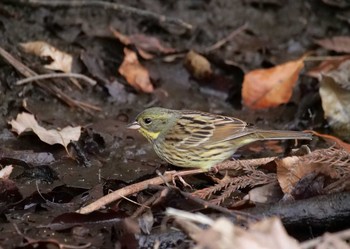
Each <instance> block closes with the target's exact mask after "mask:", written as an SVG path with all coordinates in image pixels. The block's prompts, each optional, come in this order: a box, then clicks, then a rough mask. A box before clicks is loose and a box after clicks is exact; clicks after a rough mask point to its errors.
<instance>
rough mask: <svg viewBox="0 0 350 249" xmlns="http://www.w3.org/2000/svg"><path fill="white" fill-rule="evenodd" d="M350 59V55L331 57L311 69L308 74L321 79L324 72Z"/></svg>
mask: <svg viewBox="0 0 350 249" xmlns="http://www.w3.org/2000/svg"><path fill="white" fill-rule="evenodd" d="M349 59H350V55H344V56H334V57H329V59H327V60H324V61H322V62H321V63H320V64H319V65H318V66H316V67H314V68H312V69H310V70H309V71H308V72H307V73H306V75H308V76H310V77H314V78H318V79H320V78H321V77H322V74H325V73H328V72H329V71H331V70H333V69H336V68H337V67H339V65H340V64H342V63H343V62H344V61H347V60H349Z"/></svg>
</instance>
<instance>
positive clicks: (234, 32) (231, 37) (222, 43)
mask: <svg viewBox="0 0 350 249" xmlns="http://www.w3.org/2000/svg"><path fill="white" fill-rule="evenodd" d="M247 27H248V24H247V23H245V24H243V25H242V26H240V27H239V28H237V29H236V30H234V31H232V32H231V33H230V34H229V35H228V36H226V37H225V38H223V39H221V40H219V41H217V42H216V43H215V44H213V45H211V46H209V47H208V48H206V49H205V50H204V51H205V52H206V53H209V52H211V51H213V50H216V49H218V48H220V47H222V46H223V45H225V43H227V42H229V41H230V40H232V39H233V38H234V37H235V36H236V35H238V34H239V33H241V32H242V31H244V30H245V29H247Z"/></svg>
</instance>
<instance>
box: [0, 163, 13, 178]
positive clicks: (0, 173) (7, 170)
mask: <svg viewBox="0 0 350 249" xmlns="http://www.w3.org/2000/svg"><path fill="white" fill-rule="evenodd" d="M12 170H13V166H12V165H7V166H5V167H4V168H2V169H1V170H0V179H9V177H10V175H11V173H12Z"/></svg>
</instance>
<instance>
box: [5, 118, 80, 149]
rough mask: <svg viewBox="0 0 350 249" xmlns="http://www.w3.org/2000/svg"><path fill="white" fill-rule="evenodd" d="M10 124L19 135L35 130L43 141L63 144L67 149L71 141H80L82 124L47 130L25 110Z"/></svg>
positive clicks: (51, 143)
mask: <svg viewBox="0 0 350 249" xmlns="http://www.w3.org/2000/svg"><path fill="white" fill-rule="evenodd" d="M9 124H10V125H11V126H12V130H13V131H14V132H16V133H17V134H18V135H20V134H22V133H23V132H27V131H33V132H34V133H35V134H36V135H37V136H38V137H39V138H40V140H41V141H43V142H45V143H47V144H50V145H53V144H61V145H63V146H64V147H65V148H66V149H67V146H68V144H69V143H70V142H71V141H78V140H79V138H80V134H81V127H80V126H77V127H71V126H67V127H65V128H63V129H61V130H58V129H51V130H47V129H45V128H44V127H42V126H40V125H39V124H38V122H37V121H36V120H35V117H34V115H32V114H29V113H25V112H22V113H20V114H18V115H17V118H16V119H12V120H11V121H10V122H9Z"/></svg>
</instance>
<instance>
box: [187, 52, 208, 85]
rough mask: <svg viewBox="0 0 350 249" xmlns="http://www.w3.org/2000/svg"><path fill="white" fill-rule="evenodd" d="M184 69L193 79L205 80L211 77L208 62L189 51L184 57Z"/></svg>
mask: <svg viewBox="0 0 350 249" xmlns="http://www.w3.org/2000/svg"><path fill="white" fill-rule="evenodd" d="M185 67H186V68H187V70H188V71H189V72H190V73H191V74H192V76H193V77H194V78H195V79H205V78H209V77H211V76H212V74H213V72H212V69H211V66H210V62H209V61H208V60H207V59H206V58H205V57H204V56H203V55H200V54H198V53H196V52H195V51H192V50H191V51H189V52H188V53H187V55H186V57H185Z"/></svg>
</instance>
